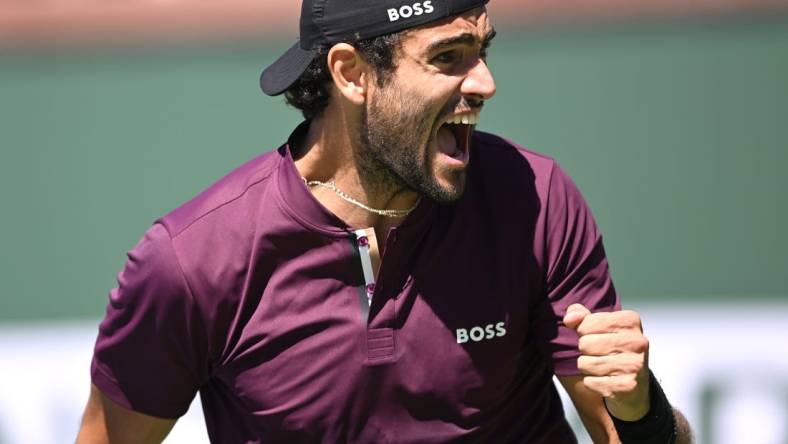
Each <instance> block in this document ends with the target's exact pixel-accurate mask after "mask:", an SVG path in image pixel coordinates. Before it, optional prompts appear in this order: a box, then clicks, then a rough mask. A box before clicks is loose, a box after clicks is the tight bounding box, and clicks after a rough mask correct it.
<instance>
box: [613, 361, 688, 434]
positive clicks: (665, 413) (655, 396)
mask: <svg viewBox="0 0 788 444" xmlns="http://www.w3.org/2000/svg"><path fill="white" fill-rule="evenodd" d="M649 398H650V403H649V409H648V413H646V416H644V417H642V418H640V419H638V420H637V421H624V420H621V419H618V418H616V417H615V416H613V415H612V414H610V417H611V418H613V425H615V427H616V432H618V437H619V439H621V443H622V444H673V443H675V442H676V435H677V431H676V418H674V417H673V408H672V407H671V406H670V403H669V402H668V398H667V397H666V396H665V392H663V391H662V387H660V385H659V382H657V378H655V377H654V373H651V371H649ZM608 413H610V412H609V411H608Z"/></svg>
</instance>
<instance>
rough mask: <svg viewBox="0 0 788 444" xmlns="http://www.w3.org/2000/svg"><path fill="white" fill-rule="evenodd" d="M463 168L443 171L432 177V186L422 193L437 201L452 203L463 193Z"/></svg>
mask: <svg viewBox="0 0 788 444" xmlns="http://www.w3.org/2000/svg"><path fill="white" fill-rule="evenodd" d="M465 176H466V174H465V170H459V171H456V170H453V171H444V172H443V174H441V175H440V177H435V176H433V177H434V179H433V182H432V184H431V185H432V186H429V187H427V188H428V189H426V190H422V193H423V194H424V195H426V196H427V197H429V198H430V199H432V200H434V201H436V202H439V203H445V204H449V203H454V202H457V201H458V200H460V198H461V197H462V195H463V193H465Z"/></svg>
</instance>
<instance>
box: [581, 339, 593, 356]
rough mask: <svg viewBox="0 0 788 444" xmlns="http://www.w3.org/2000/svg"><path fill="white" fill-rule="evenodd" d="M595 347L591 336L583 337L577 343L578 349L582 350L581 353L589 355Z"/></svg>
mask: <svg viewBox="0 0 788 444" xmlns="http://www.w3.org/2000/svg"><path fill="white" fill-rule="evenodd" d="M592 345H593V340H592V339H591V337H590V336H581V337H580V339H578V341H577V348H578V349H579V350H580V353H583V354H587V353H588V352H590V351H591V348H592Z"/></svg>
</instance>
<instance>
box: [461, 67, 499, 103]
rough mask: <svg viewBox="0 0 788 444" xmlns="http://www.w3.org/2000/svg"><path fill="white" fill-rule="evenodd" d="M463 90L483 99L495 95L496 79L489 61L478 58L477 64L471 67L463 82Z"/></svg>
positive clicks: (467, 93)
mask: <svg viewBox="0 0 788 444" xmlns="http://www.w3.org/2000/svg"><path fill="white" fill-rule="evenodd" d="M461 92H462V94H464V95H467V96H475V97H477V98H479V99H481V100H489V99H491V98H492V96H494V95H495V79H494V78H493V75H492V72H491V71H490V68H489V67H488V66H487V62H485V61H484V60H483V59H481V58H479V59H477V60H476V64H475V65H474V66H473V67H471V69H470V70H469V71H468V74H467V75H466V76H465V80H463V82H462V88H461Z"/></svg>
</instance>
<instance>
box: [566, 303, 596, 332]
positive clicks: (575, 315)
mask: <svg viewBox="0 0 788 444" xmlns="http://www.w3.org/2000/svg"><path fill="white" fill-rule="evenodd" d="M590 314H591V311H590V310H589V309H587V308H586V307H585V306H583V305H582V304H572V305H570V306H569V308H567V309H566V315H565V316H564V325H566V326H567V327H569V328H571V329H573V330H577V327H579V326H580V324H581V323H582V322H583V319H585V318H586V316H588V315H590Z"/></svg>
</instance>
